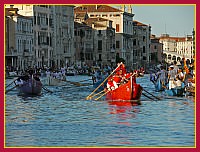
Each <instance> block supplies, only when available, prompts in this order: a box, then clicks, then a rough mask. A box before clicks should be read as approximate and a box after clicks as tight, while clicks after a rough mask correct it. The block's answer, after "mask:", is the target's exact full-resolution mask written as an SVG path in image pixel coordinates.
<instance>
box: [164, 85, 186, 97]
mask: <svg viewBox="0 0 200 152" xmlns="http://www.w3.org/2000/svg"><path fill="white" fill-rule="evenodd" d="M165 92H166V93H167V95H168V96H177V97H182V96H183V94H184V88H181V87H180V88H172V89H169V90H167V89H166V90H165Z"/></svg>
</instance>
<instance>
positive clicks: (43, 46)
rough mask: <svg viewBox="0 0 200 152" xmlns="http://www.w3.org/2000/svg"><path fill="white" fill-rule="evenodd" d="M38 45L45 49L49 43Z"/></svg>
mask: <svg viewBox="0 0 200 152" xmlns="http://www.w3.org/2000/svg"><path fill="white" fill-rule="evenodd" d="M39 46H40V48H41V49H47V48H48V46H49V45H48V44H47V43H40V45H39Z"/></svg>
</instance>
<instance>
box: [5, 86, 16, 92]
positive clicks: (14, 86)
mask: <svg viewBox="0 0 200 152" xmlns="http://www.w3.org/2000/svg"><path fill="white" fill-rule="evenodd" d="M16 87H17V85H15V86H14V87H12V88H10V89H8V90H6V91H5V93H8V92H10V91H12V90H13V89H14V88H16Z"/></svg>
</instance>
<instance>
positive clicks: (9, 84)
mask: <svg viewBox="0 0 200 152" xmlns="http://www.w3.org/2000/svg"><path fill="white" fill-rule="evenodd" d="M16 80H17V79H15V80H14V81H12V82H11V83H10V84H9V85H7V86H6V88H7V87H9V86H10V85H11V84H13V83H15V81H16Z"/></svg>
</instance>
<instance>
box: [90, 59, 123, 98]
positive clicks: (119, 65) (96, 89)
mask: <svg viewBox="0 0 200 152" xmlns="http://www.w3.org/2000/svg"><path fill="white" fill-rule="evenodd" d="M121 64H122V63H120V64H119V65H118V66H117V67H116V68H115V69H114V70H113V72H111V74H110V75H109V76H107V78H105V79H104V81H103V82H102V83H101V84H100V85H99V86H98V87H97V88H96V89H95V90H94V91H93V92H92V93H91V94H90V95H88V96H87V97H86V100H88V99H89V98H90V96H91V95H92V94H94V92H96V91H97V90H98V89H99V88H100V87H101V85H102V84H103V83H104V82H106V80H107V79H108V78H109V77H110V76H111V75H112V74H113V73H114V72H115V71H116V70H117V68H118V67H119V66H120V65H121Z"/></svg>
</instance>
